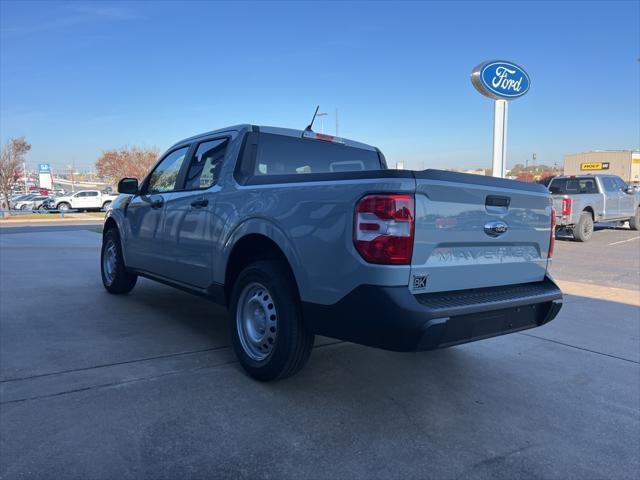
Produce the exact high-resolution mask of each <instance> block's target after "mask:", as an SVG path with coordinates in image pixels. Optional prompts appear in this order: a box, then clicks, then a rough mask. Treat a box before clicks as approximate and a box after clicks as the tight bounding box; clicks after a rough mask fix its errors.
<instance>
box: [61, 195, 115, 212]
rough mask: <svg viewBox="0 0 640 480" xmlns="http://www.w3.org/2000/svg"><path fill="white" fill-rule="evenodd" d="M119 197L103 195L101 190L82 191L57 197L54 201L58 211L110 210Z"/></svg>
mask: <svg viewBox="0 0 640 480" xmlns="http://www.w3.org/2000/svg"><path fill="white" fill-rule="evenodd" d="M117 196H118V195H112V194H110V193H102V192H101V191H100V190H82V191H80V192H76V193H74V194H72V195H65V196H63V197H57V198H56V199H55V200H54V208H55V209H56V210H62V211H65V210H70V209H73V210H109V208H111V202H113V201H114V200H115V199H116V197H117Z"/></svg>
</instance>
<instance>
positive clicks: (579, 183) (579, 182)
mask: <svg viewBox="0 0 640 480" xmlns="http://www.w3.org/2000/svg"><path fill="white" fill-rule="evenodd" d="M549 192H551V193H552V194H567V195H577V194H579V193H598V187H597V186H596V179H595V178H557V179H554V180H552V181H551V183H550V184H549Z"/></svg>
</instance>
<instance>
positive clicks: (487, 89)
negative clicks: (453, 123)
mask: <svg viewBox="0 0 640 480" xmlns="http://www.w3.org/2000/svg"><path fill="white" fill-rule="evenodd" d="M471 83H473V86H474V87H476V90H478V91H479V92H480V93H481V94H483V95H485V96H487V97H491V98H495V99H496V100H512V99H514V98H518V97H521V96H523V95H524V94H525V93H527V92H528V91H529V87H530V85H531V81H530V80H529V75H527V72H525V71H524V69H523V68H521V67H519V66H518V65H516V64H515V63H511V62H505V61H502V60H491V61H488V62H484V63H481V64H480V65H478V66H477V67H476V68H474V69H473V71H472V72H471Z"/></svg>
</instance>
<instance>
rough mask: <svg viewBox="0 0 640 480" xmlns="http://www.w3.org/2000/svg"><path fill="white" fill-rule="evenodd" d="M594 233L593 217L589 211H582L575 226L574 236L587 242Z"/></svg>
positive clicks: (580, 240)
mask: <svg viewBox="0 0 640 480" xmlns="http://www.w3.org/2000/svg"><path fill="white" fill-rule="evenodd" d="M591 235H593V218H592V217H591V214H590V213H589V212H582V213H581V214H580V220H578V224H577V225H576V226H575V227H573V238H574V240H576V241H578V242H587V241H589V239H590V238H591Z"/></svg>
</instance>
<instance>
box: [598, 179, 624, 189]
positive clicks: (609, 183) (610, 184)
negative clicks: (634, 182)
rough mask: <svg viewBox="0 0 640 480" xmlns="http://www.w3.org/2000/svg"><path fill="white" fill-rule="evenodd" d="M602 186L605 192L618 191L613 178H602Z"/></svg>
mask: <svg viewBox="0 0 640 480" xmlns="http://www.w3.org/2000/svg"><path fill="white" fill-rule="evenodd" d="M602 184H603V185H604V189H605V190H606V191H607V192H617V191H618V190H620V189H619V188H618V187H617V186H616V182H615V181H614V180H613V178H611V177H604V178H603V179H602Z"/></svg>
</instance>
